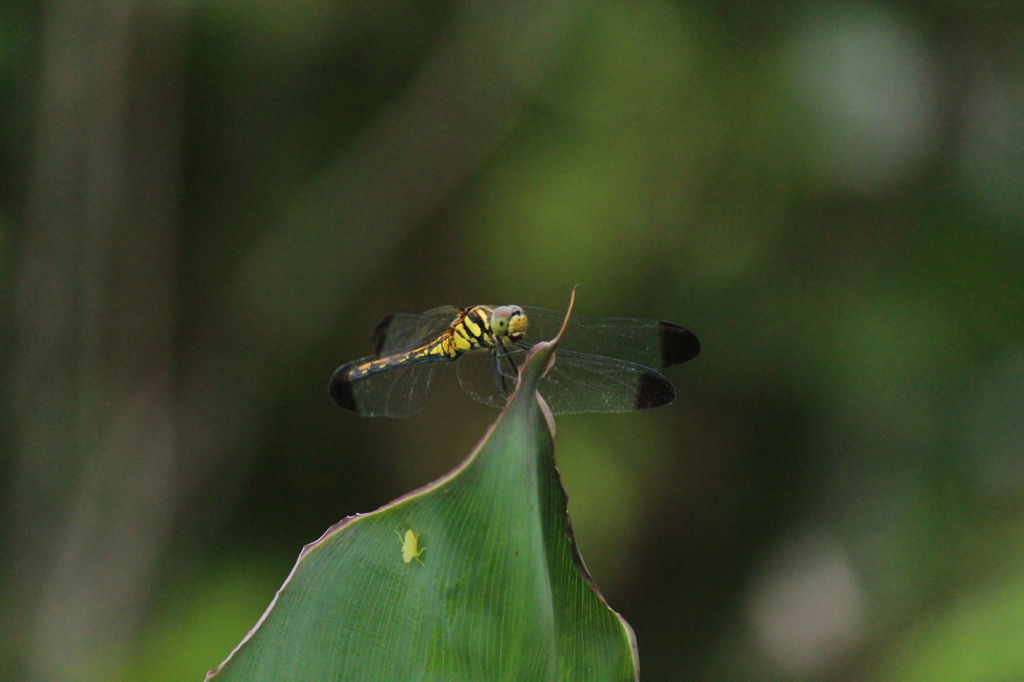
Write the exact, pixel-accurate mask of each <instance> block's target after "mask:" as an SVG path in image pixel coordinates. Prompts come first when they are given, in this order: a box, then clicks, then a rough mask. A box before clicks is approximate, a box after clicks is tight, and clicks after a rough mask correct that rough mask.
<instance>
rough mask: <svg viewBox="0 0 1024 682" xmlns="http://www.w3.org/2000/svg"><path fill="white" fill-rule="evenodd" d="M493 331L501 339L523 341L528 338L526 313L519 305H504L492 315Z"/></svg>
mask: <svg viewBox="0 0 1024 682" xmlns="http://www.w3.org/2000/svg"><path fill="white" fill-rule="evenodd" d="M491 330H492V331H493V332H494V333H495V335H497V336H498V337H501V338H507V339H509V340H510V341H513V342H514V341H522V340H523V337H524V336H526V313H524V312H523V309H522V308H520V307H519V306H517V305H502V306H498V307H497V308H495V309H494V312H493V313H491Z"/></svg>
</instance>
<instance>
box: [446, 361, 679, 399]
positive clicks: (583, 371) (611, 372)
mask: <svg viewBox="0 0 1024 682" xmlns="http://www.w3.org/2000/svg"><path fill="white" fill-rule="evenodd" d="M512 357H514V358H515V360H516V362H517V363H518V362H519V361H521V360H522V359H524V358H525V357H526V354H525V353H523V352H519V353H514V354H513V356H512ZM501 373H502V375H504V376H505V379H506V382H508V385H509V386H510V387H513V386H515V374H514V372H513V370H512V368H511V366H510V365H509V364H508V359H507V358H506V359H504V360H502V363H501ZM458 376H459V383H460V384H461V385H462V388H463V389H464V390H465V391H466V393H468V394H469V395H470V396H471V397H472V398H473V399H474V400H476V401H477V402H481V403H483V404H485V405H490V406H492V407H498V408H500V407H504V405H505V396H504V395H502V394H501V393H500V392H499V391H498V390H497V387H496V386H495V381H494V361H493V356H492V355H491V354H490V353H487V352H483V351H480V352H476V353H467V354H466V355H464V356H463V357H462V358H461V359H460V360H459V368H458ZM540 392H541V395H543V396H544V399H545V400H546V401H547V403H548V406H549V407H550V408H551V411H552V412H553V413H555V414H583V413H589V412H632V411H633V410H645V409H649V408H652V407H660V406H662V405H668V404H669V403H671V402H672V401H673V400H675V397H676V392H675V389H674V388H673V387H672V384H671V382H669V380H668V379H666V378H665V377H664V376H662V375H661V374H660V373H658V372H656V371H654V370H653V369H650V368H648V367H644V366H643V365H639V364H637V363H635V362H627V361H625V360H616V359H614V358H607V357H602V356H599V355H589V354H586V353H576V352H573V351H567V350H562V349H561V348H559V350H558V351H556V352H555V364H554V366H553V367H552V368H551V371H550V372H548V374H547V376H546V377H544V379H542V380H541V383H540Z"/></svg>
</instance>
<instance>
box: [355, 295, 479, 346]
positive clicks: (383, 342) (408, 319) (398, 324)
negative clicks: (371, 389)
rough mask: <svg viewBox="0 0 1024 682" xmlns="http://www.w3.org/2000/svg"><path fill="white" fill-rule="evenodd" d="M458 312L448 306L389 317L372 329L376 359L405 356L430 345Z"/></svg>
mask: <svg viewBox="0 0 1024 682" xmlns="http://www.w3.org/2000/svg"><path fill="white" fill-rule="evenodd" d="M460 311H461V309H460V308H456V307H455V306H452V305H448V306H443V307H441V308H434V309H433V310H428V311H427V312H425V313H391V314H390V315H385V316H384V317H382V318H381V319H380V321H379V322H378V323H377V326H376V327H374V329H373V334H372V335H371V337H370V338H371V340H372V341H373V352H374V354H375V355H376V356H377V357H378V358H381V357H387V356H389V355H395V354H397V353H404V352H406V351H410V350H412V349H414V348H419V347H420V346H422V345H424V344H426V343H429V342H430V341H433V340H434V339H436V338H437V337H438V336H440V335H441V333H442V332H443V331H444V330H445V329H447V328H448V326H449V325H450V324H451V323H452V322H453V321H454V320H455V318H456V317H458V315H459V312H460Z"/></svg>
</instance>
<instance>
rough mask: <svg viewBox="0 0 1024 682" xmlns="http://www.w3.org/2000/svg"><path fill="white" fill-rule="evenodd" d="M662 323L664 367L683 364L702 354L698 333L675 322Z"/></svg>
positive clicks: (662, 358)
mask: <svg viewBox="0 0 1024 682" xmlns="http://www.w3.org/2000/svg"><path fill="white" fill-rule="evenodd" d="M660 324H661V360H662V365H661V366H662V367H672V366H673V365H679V364H682V363H684V362H686V361H687V360H693V359H694V358H695V357H697V356H698V355H699V354H700V341H698V340H697V335H696V334H694V333H693V332H691V331H690V330H689V329H687V328H686V327H681V326H679V325H678V324H675V323H674V322H661V323H660Z"/></svg>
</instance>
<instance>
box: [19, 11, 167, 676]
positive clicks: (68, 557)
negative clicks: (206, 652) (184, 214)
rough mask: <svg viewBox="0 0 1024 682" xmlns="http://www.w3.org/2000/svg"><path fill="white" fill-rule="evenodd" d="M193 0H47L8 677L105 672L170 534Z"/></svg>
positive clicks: (26, 253) (24, 254)
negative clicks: (186, 43)
mask: <svg viewBox="0 0 1024 682" xmlns="http://www.w3.org/2000/svg"><path fill="white" fill-rule="evenodd" d="M183 8H184V5H177V4H174V3H167V4H164V3H160V4H155V5H154V4H147V5H145V6H142V5H139V6H136V5H135V4H134V3H132V2H129V1H126V0H100V1H99V2H92V3H79V2H77V1H74V0H71V1H68V0H53V1H52V2H50V3H49V4H48V7H47V14H46V26H45V34H44V39H43V44H42V51H41V52H42V60H41V75H40V77H39V80H38V82H39V90H38V93H37V103H36V120H37V126H36V130H35V133H36V142H35V149H34V154H33V175H32V181H31V194H30V200H29V206H28V211H27V216H26V221H25V226H24V230H23V233H22V238H21V243H20V247H21V248H20V252H19V254H18V255H19V264H18V272H17V275H16V280H15V282H14V286H15V293H14V296H15V305H14V308H15V319H14V324H15V346H14V348H13V355H12V357H13V364H12V367H11V369H10V376H11V391H12V393H11V395H10V397H9V399H10V404H11V406H12V413H13V414H12V416H13V419H14V422H15V436H14V438H13V441H14V443H13V445H14V455H15V463H14V467H13V470H12V474H13V477H12V478H13V486H12V489H11V490H10V493H11V495H10V498H9V503H10V504H11V506H12V509H11V517H10V518H11V519H12V523H11V526H10V528H9V529H8V537H7V547H6V549H5V554H6V556H7V557H8V562H7V567H8V575H7V576H6V577H7V584H6V590H5V591H6V593H7V595H8V603H7V605H6V606H7V609H8V611H9V614H8V615H9V617H10V620H9V625H10V626H11V633H10V638H9V639H10V641H11V642H12V644H13V647H12V649H13V650H12V651H11V654H12V656H11V657H10V659H9V662H10V666H11V669H10V670H8V671H7V672H8V673H9V674H5V675H0V676H2V677H4V679H24V680H51V679H52V680H58V679H88V678H90V677H92V676H94V675H102V674H103V669H102V668H103V665H104V664H108V663H110V662H111V661H116V660H117V657H118V655H119V653H120V650H121V649H122V648H123V647H124V646H125V645H126V644H129V643H130V642H131V634H132V632H133V630H134V627H135V626H136V624H137V622H138V617H139V615H140V612H141V607H142V605H143V604H144V603H145V593H146V591H147V588H148V584H149V580H150V577H151V574H152V572H153V568H154V558H155V552H156V550H157V549H158V548H159V547H160V546H161V544H162V539H163V536H164V535H165V534H166V531H167V529H168V521H169V505H168V502H169V499H170V497H171V496H170V490H169V486H170V484H171V481H172V480H173V478H172V476H171V473H172V471H173V468H174V465H173V460H174V457H175V446H174V442H175V437H174V421H175V420H174V416H173V414H174V409H173V400H172V376H173V374H172V370H173V358H172V343H173V336H172V331H173V329H172V326H173V320H172V317H173V310H174V306H173V301H174V290H175V271H174V263H175V259H176V253H175V251H176V231H177V210H178V208H177V207H178V194H179V191H180V184H181V183H180V164H179V153H180V152H179V150H180V140H179V138H180V127H181V121H180V119H181V84H182V64H183V59H182V56H183V54H182V46H183V40H182V38H183V35H184V21H183V19H184V17H183V16H182V11H183ZM97 665H99V668H97V667H96V666H97Z"/></svg>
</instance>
